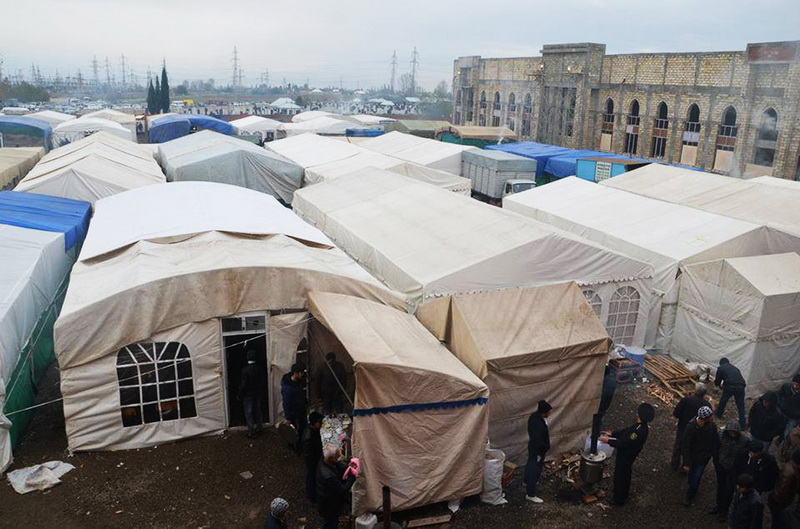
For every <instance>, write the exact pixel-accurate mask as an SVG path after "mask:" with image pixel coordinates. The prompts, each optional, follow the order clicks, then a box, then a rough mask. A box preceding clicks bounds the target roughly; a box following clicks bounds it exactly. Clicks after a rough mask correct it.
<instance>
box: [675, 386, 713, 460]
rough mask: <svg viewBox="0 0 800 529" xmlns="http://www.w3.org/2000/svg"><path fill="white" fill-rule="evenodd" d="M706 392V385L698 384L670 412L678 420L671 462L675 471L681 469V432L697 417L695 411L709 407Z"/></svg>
mask: <svg viewBox="0 0 800 529" xmlns="http://www.w3.org/2000/svg"><path fill="white" fill-rule="evenodd" d="M707 391H708V389H707V388H706V385H705V384H703V383H700V382H698V383H697V385H695V387H694V393H692V394H691V395H686V396H685V397H683V398H682V399H681V400H680V401H678V404H677V405H676V406H675V409H674V410H673V411H672V416H673V417H675V418H676V419H678V424H677V426H676V427H675V443H674V444H673V445H672V461H671V463H672V468H674V469H675V470H679V469H680V468H681V443H682V442H683V432H684V431H686V425H687V424H689V423H690V422H691V421H692V420H693V419H694V418H695V417H697V410H699V409H700V408H702V407H703V406H708V407H709V408H710V407H711V404H709V402H708V400H707V399H706V392H707Z"/></svg>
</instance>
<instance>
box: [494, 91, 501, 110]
mask: <svg viewBox="0 0 800 529" xmlns="http://www.w3.org/2000/svg"><path fill="white" fill-rule="evenodd" d="M494 109H495V110H500V92H495V93H494Z"/></svg>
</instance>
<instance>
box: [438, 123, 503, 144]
mask: <svg viewBox="0 0 800 529" xmlns="http://www.w3.org/2000/svg"><path fill="white" fill-rule="evenodd" d="M436 139H437V140H439V141H444V142H447V143H457V144H459V145H472V146H473V147H478V148H480V149H483V148H484V147H486V146H487V145H497V144H500V143H509V142H514V141H517V133H516V132H514V131H513V130H511V129H510V128H508V127H476V126H468V125H450V126H449V127H443V128H441V129H439V130H437V131H436Z"/></svg>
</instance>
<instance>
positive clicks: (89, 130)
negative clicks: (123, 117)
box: [53, 118, 133, 147]
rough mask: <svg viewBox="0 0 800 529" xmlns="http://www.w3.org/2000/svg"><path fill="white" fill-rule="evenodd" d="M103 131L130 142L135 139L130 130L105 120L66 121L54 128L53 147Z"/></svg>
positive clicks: (81, 119) (83, 119)
mask: <svg viewBox="0 0 800 529" xmlns="http://www.w3.org/2000/svg"><path fill="white" fill-rule="evenodd" d="M101 131H102V132H107V133H109V134H113V135H114V136H118V137H120V138H123V139H126V140H129V141H132V139H133V138H132V137H131V131H130V130H129V129H126V128H125V127H124V126H122V125H120V124H119V123H116V122H114V121H111V120H108V119H103V118H79V119H71V120H69V121H65V122H64V123H61V124H60V125H56V126H55V128H53V146H54V147H60V146H62V145H66V144H68V143H72V142H73V141H77V140H80V139H82V138H85V137H86V136H89V135H91V134H95V133H97V132H101Z"/></svg>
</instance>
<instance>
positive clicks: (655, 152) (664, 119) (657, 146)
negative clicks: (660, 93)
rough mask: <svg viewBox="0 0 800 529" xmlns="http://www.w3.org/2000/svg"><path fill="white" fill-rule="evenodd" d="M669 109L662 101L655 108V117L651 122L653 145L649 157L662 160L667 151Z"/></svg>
mask: <svg viewBox="0 0 800 529" xmlns="http://www.w3.org/2000/svg"><path fill="white" fill-rule="evenodd" d="M668 114H669V109H668V108H667V104H666V103H664V102H663V101H662V102H661V103H659V104H658V107H656V117H655V121H653V144H652V148H651V151H650V156H652V157H653V158H663V157H664V154H665V153H666V151H667V134H668V133H669V116H668Z"/></svg>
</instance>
